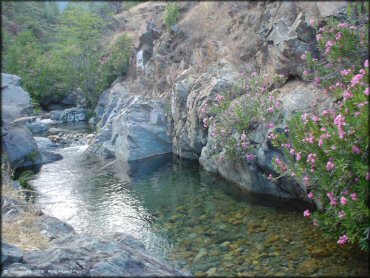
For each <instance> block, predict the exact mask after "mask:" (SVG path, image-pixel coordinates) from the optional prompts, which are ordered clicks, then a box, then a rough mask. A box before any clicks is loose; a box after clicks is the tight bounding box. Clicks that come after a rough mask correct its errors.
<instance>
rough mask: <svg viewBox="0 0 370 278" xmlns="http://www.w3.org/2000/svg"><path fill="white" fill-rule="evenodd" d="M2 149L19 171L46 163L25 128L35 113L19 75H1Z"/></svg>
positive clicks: (30, 134) (13, 166)
mask: <svg viewBox="0 0 370 278" xmlns="http://www.w3.org/2000/svg"><path fill="white" fill-rule="evenodd" d="M1 77H2V83H1V100H2V104H1V112H2V116H3V118H2V147H3V151H4V154H5V155H6V159H7V160H8V161H9V163H10V166H11V167H12V168H13V169H15V168H19V167H27V166H32V165H38V164H41V163H42V159H41V155H40V153H39V151H38V148H37V144H36V141H35V140H34V139H33V137H32V133H31V132H30V131H29V130H28V128H27V127H26V126H25V125H24V123H25V122H26V121H27V120H28V117H27V116H29V114H30V113H31V112H32V104H31V98H30V96H29V95H28V93H27V92H25V91H24V90H23V88H22V87H21V86H20V80H21V79H20V78H19V77H18V76H16V75H11V74H4V73H2V74H1Z"/></svg>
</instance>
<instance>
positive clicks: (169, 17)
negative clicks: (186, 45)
mask: <svg viewBox="0 0 370 278" xmlns="http://www.w3.org/2000/svg"><path fill="white" fill-rule="evenodd" d="M179 15H180V14H179V8H178V5H177V3H168V4H167V5H166V10H165V12H164V16H163V21H164V24H165V25H166V26H167V28H169V29H171V28H172V27H173V26H174V25H175V24H176V22H177V19H178V17H179Z"/></svg>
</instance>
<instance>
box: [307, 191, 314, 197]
mask: <svg viewBox="0 0 370 278" xmlns="http://www.w3.org/2000/svg"><path fill="white" fill-rule="evenodd" d="M307 197H308V198H310V199H313V198H314V195H313V192H312V191H311V192H310V193H308V195H307Z"/></svg>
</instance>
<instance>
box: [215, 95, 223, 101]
mask: <svg viewBox="0 0 370 278" xmlns="http://www.w3.org/2000/svg"><path fill="white" fill-rule="evenodd" d="M216 100H217V101H218V102H222V101H223V100H225V97H224V96H221V95H217V96H216Z"/></svg>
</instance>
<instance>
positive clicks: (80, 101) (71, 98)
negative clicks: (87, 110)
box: [62, 90, 87, 107]
mask: <svg viewBox="0 0 370 278" xmlns="http://www.w3.org/2000/svg"><path fill="white" fill-rule="evenodd" d="M62 103H63V104H65V105H69V106H73V107H86V105H87V98H86V97H85V96H83V92H82V91H81V90H79V91H74V92H72V93H70V94H69V95H67V96H66V97H64V98H63V99H62Z"/></svg>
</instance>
